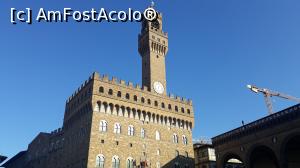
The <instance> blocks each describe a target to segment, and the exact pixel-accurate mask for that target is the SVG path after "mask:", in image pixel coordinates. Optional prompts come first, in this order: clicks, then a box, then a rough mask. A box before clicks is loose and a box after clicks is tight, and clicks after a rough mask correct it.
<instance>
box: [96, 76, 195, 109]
mask: <svg viewBox="0 0 300 168" xmlns="http://www.w3.org/2000/svg"><path fill="white" fill-rule="evenodd" d="M92 76H93V77H94V79H97V80H99V81H102V82H107V83H111V84H113V85H119V86H122V87H126V88H128V89H134V90H136V91H139V92H142V93H144V94H151V95H155V96H160V97H164V98H167V99H172V101H178V102H180V103H184V104H188V105H192V100H190V99H186V98H183V97H180V96H177V95H174V94H172V93H169V94H168V95H166V96H165V95H158V94H156V93H154V92H150V91H149V88H148V87H147V86H141V85H139V84H134V83H133V82H130V81H129V82H126V81H124V80H121V79H118V78H116V77H112V78H110V77H109V76H108V75H100V74H99V73H97V72H94V73H93V75H92Z"/></svg>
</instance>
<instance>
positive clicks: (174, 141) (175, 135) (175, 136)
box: [173, 133, 178, 143]
mask: <svg viewBox="0 0 300 168" xmlns="http://www.w3.org/2000/svg"><path fill="white" fill-rule="evenodd" d="M173 143H178V136H177V134H175V133H174V134H173Z"/></svg>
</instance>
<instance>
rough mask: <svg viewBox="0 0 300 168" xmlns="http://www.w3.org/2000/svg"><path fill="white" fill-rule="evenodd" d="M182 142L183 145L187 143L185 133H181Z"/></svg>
mask: <svg viewBox="0 0 300 168" xmlns="http://www.w3.org/2000/svg"><path fill="white" fill-rule="evenodd" d="M182 143H183V144H184V145H187V144H188V140H187V137H186V136H185V135H182Z"/></svg>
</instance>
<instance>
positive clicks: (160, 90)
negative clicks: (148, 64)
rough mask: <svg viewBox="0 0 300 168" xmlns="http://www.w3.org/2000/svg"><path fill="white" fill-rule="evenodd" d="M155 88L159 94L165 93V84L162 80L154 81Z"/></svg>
mask: <svg viewBox="0 0 300 168" xmlns="http://www.w3.org/2000/svg"><path fill="white" fill-rule="evenodd" d="M153 88H154V90H155V92H156V93H158V94H163V93H164V91H165V88H164V86H163V85H162V84H161V83H160V82H154V83H153Z"/></svg>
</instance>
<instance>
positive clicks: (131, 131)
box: [128, 125, 134, 136]
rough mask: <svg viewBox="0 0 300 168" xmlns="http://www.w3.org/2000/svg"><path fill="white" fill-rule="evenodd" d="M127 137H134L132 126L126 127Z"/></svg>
mask: <svg viewBox="0 0 300 168" xmlns="http://www.w3.org/2000/svg"><path fill="white" fill-rule="evenodd" d="M128 135H129V136H133V135H134V127H133V125H129V126H128Z"/></svg>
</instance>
